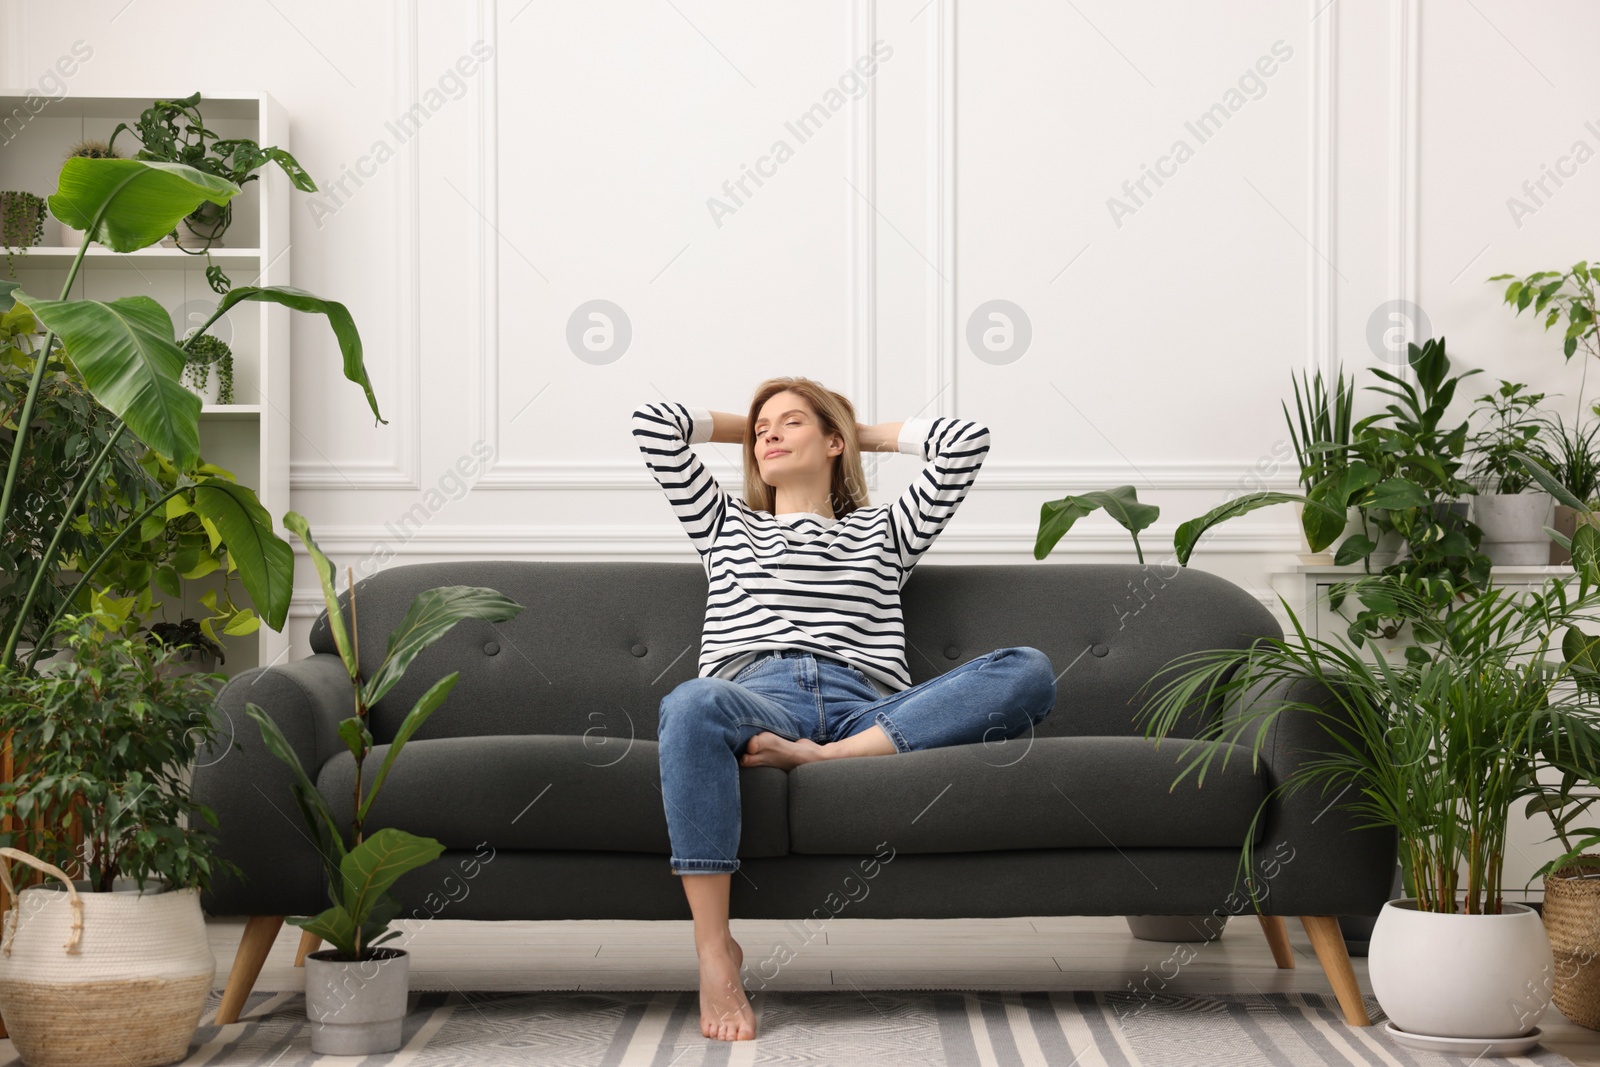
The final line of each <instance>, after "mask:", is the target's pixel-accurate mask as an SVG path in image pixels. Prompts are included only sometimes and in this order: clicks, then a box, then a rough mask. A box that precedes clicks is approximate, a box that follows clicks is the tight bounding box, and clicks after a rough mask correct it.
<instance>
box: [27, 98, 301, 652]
mask: <svg viewBox="0 0 1600 1067" xmlns="http://www.w3.org/2000/svg"><path fill="white" fill-rule="evenodd" d="M193 91H194V88H193V87H170V88H167V89H155V90H151V91H149V92H129V93H116V94H111V95H98V96H83V97H67V98H63V99H60V100H50V101H48V102H47V103H46V104H45V105H44V106H43V107H42V108H39V110H38V111H37V112H33V111H31V110H30V105H31V107H38V105H39V98H38V97H37V96H36V95H35V96H33V97H31V98H28V97H27V95H26V91H24V90H3V89H0V115H7V116H11V119H10V120H9V121H8V123H7V126H6V129H5V131H4V134H5V136H6V138H7V139H6V140H5V141H4V142H3V144H0V190H12V189H22V190H26V191H28V192H32V193H36V194H38V195H39V196H42V197H46V198H48V196H49V195H50V194H51V193H53V192H54V191H55V189H56V182H57V180H58V178H59V176H60V172H61V165H62V163H63V162H64V161H65V159H66V155H67V151H68V149H69V148H70V147H71V146H72V145H73V144H75V143H76V142H78V141H80V140H84V139H85V138H94V139H98V140H102V141H103V140H109V139H110V137H111V133H112V131H113V130H114V129H116V126H117V124H118V123H119V122H126V123H128V124H129V125H130V126H131V125H132V124H133V123H135V122H136V121H137V120H138V118H139V114H140V112H141V111H143V110H144V109H145V108H147V107H149V106H150V105H151V104H152V103H153V102H154V101H156V100H172V99H178V98H181V97H184V96H187V95H189V94H190V93H192V92H193ZM199 107H200V112H201V114H202V116H203V117H204V119H205V124H206V127H207V128H208V129H210V130H212V131H214V132H216V133H217V135H218V136H219V137H224V138H227V137H248V138H250V139H252V140H254V141H255V142H256V143H257V144H260V145H277V146H278V147H280V148H284V149H286V150H288V151H290V152H293V151H294V149H293V147H292V146H291V145H290V144H289V126H288V119H287V116H286V113H285V112H284V110H283V108H282V106H281V105H280V104H279V103H278V102H277V101H276V100H274V99H273V98H272V97H271V96H270V95H269V94H267V93H264V92H257V93H233V94H216V95H213V94H211V93H209V92H206V91H205V90H204V89H203V88H202V89H201V99H200V104H199ZM21 116H27V118H26V121H20V118H21ZM138 147H139V145H138V141H137V139H136V138H134V137H133V136H131V134H130V133H128V132H124V133H122V134H119V135H118V137H117V143H116V148H117V149H118V150H119V151H120V152H122V154H123V155H125V156H130V157H131V156H132V155H133V154H134V153H135V152H136V151H138ZM256 175H257V177H256V179H255V180H254V181H251V182H248V183H246V184H245V186H244V191H243V192H242V193H241V194H240V195H239V196H237V197H235V198H234V200H233V222H232V224H231V225H230V227H229V229H228V232H227V233H226V234H224V235H223V238H222V240H223V241H224V242H225V244H224V245H222V246H217V247H214V248H213V249H212V251H211V258H210V262H211V263H214V264H216V265H218V266H220V267H221V268H222V269H223V271H224V272H225V273H226V274H227V275H228V277H229V279H230V280H231V282H232V284H233V285H234V286H236V287H237V286H241V285H291V284H293V281H292V279H291V277H290V273H289V256H288V254H287V253H288V249H289V219H288V211H289V207H290V193H291V192H293V186H292V185H291V184H290V182H289V179H288V176H287V175H285V174H284V173H283V171H282V169H281V168H279V167H278V165H277V164H276V163H270V162H269V163H267V164H266V165H265V166H263V167H262V168H261V169H260V170H258V171H257V172H256ZM76 254H77V248H76V246H73V247H67V246H64V245H63V244H62V242H61V233H60V225H59V223H57V222H56V220H55V219H53V218H51V219H46V220H45V224H44V244H43V246H35V247H32V248H29V249H27V250H26V251H25V252H23V253H22V254H18V255H14V256H13V257H12V259H13V263H14V280H16V281H19V282H21V283H22V287H23V289H25V290H26V291H28V292H30V293H33V294H35V295H37V296H41V297H49V298H51V299H54V298H56V297H58V296H60V295H61V287H62V286H63V285H64V284H65V283H66V279H67V272H68V270H69V269H70V268H71V265H72V260H73V257H74V256H75V255H76ZM206 266H207V259H206V257H205V256H201V255H192V254H190V253H188V252H185V251H184V250H182V249H178V248H166V247H162V246H159V245H158V246H153V247H150V248H143V249H140V250H138V251H136V252H130V253H117V252H113V251H111V250H110V249H107V248H102V247H99V246H97V245H91V246H90V247H89V249H88V251H87V252H86V253H85V255H84V258H83V263H82V265H81V266H80V268H79V271H78V276H77V278H76V279H75V280H74V282H73V287H72V291H71V294H70V295H71V297H72V298H74V299H95V300H112V299H116V298H117V297H123V296H134V295H141V294H142V295H145V296H149V297H151V298H152V299H154V300H156V301H157V302H159V303H160V304H161V305H162V306H163V307H165V308H166V309H167V311H168V313H169V314H171V315H172V317H173V324H174V326H175V327H176V329H177V333H178V336H179V337H181V336H182V335H183V333H184V332H185V331H186V330H188V329H189V328H191V327H194V326H198V325H200V324H201V323H202V322H204V321H205V320H206V318H208V317H209V316H210V314H211V312H212V311H214V310H215V308H216V305H217V302H218V301H219V300H220V299H221V298H220V296H219V295H218V294H216V293H214V292H212V290H211V287H210V286H209V285H208V284H207V283H206V278H205V268H206ZM0 277H4V278H7V279H8V280H11V279H12V278H13V275H11V274H7V273H6V272H5V264H4V263H3V262H0ZM290 317H291V312H289V310H288V309H286V308H282V307H279V306H277V305H274V304H265V303H259V302H254V301H245V302H244V303H241V304H239V305H237V306H236V307H234V308H233V309H232V310H231V311H229V312H228V314H227V315H225V316H224V317H223V318H221V319H219V320H218V321H217V323H216V324H214V325H213V326H212V328H211V332H212V333H215V334H217V335H218V336H219V337H221V338H222V339H223V340H224V341H226V342H228V344H229V346H230V347H231V348H232V349H233V362H234V399H235V401H236V403H233V404H227V405H213V404H207V405H205V406H204V407H203V408H202V409H201V414H200V454H201V456H202V458H203V459H204V460H205V461H206V462H209V463H214V464H216V465H218V466H220V467H222V468H224V469H226V470H228V471H229V472H231V473H232V474H233V475H234V477H235V478H236V479H237V480H238V481H239V483H240V484H242V485H248V486H249V487H250V488H252V489H254V490H255V491H256V494H257V496H259V497H260V499H261V503H262V505H263V506H264V507H265V508H266V509H267V511H268V512H269V513H270V514H271V515H272V517H273V520H274V525H275V526H276V528H277V530H278V534H279V536H282V537H285V538H286V539H288V540H290V541H291V542H292V541H293V538H292V536H290V535H289V534H288V533H287V532H286V531H285V530H284V529H283V526H282V522H283V515H284V512H286V511H287V510H288V509H289V506H290V504H289V432H290V408H289V399H290V398H289V321H290ZM228 584H229V592H230V595H231V596H232V597H233V601H234V603H235V604H239V605H246V604H252V602H251V600H250V596H249V594H248V593H247V592H245V589H244V585H243V583H242V582H240V581H239V579H238V575H237V574H235V575H234V576H233V577H232V578H231V579H230V580H229V583H228ZM221 587H222V581H221V579H220V577H219V576H217V575H216V574H213V575H210V576H208V577H206V578H202V579H197V580H193V581H186V582H184V595H183V597H182V599H181V601H180V600H177V599H174V598H170V597H166V596H165V595H163V594H162V593H161V591H160V590H159V589H157V590H156V591H155V595H156V598H157V599H156V602H157V603H158V604H160V605H161V610H160V611H159V612H158V613H157V615H156V617H157V618H165V619H167V620H169V621H173V622H176V621H178V620H179V619H181V618H183V617H184V616H185V615H193V616H195V617H197V618H198V617H201V616H202V615H204V614H205V613H207V611H208V609H207V608H206V607H205V606H204V605H202V604H200V603H199V601H198V598H199V597H200V596H201V595H202V594H203V593H204V592H205V591H206V590H207V589H220V588H221ZM223 645H224V647H225V648H226V650H227V662H226V663H225V664H224V665H223V666H222V667H220V668H219V669H220V670H222V671H224V672H226V673H228V674H235V673H237V672H239V671H241V670H246V669H248V668H250V667H254V666H258V665H260V664H265V663H272V662H275V661H281V660H283V659H285V658H287V655H288V650H289V640H288V637H287V635H286V634H283V633H279V632H277V631H275V630H272V629H270V628H268V627H267V626H265V625H263V626H262V627H261V628H260V629H259V630H257V631H256V633H255V634H251V635H246V636H243V637H229V636H227V635H223Z"/></svg>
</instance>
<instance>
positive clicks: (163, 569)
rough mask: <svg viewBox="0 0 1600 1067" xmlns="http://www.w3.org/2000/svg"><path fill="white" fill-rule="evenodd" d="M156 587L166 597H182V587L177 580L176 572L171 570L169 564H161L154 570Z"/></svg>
mask: <svg viewBox="0 0 1600 1067" xmlns="http://www.w3.org/2000/svg"><path fill="white" fill-rule="evenodd" d="M156 585H157V586H158V587H160V589H161V591H162V592H163V593H166V594H167V595H168V596H182V595H183V585H182V583H181V582H180V581H179V580H178V572H177V571H175V570H173V569H172V565H171V564H169V563H163V564H162V565H161V566H159V567H157V568H156Z"/></svg>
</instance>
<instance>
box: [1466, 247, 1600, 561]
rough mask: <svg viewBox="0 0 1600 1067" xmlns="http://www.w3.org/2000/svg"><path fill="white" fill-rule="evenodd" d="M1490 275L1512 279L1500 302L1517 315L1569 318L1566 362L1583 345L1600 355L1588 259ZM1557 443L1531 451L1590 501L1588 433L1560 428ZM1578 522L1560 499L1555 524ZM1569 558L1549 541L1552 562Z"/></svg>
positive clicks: (1599, 278) (1599, 271)
mask: <svg viewBox="0 0 1600 1067" xmlns="http://www.w3.org/2000/svg"><path fill="white" fill-rule="evenodd" d="M1489 280H1490V281H1491V282H1499V281H1509V283H1510V284H1508V285H1507V286H1506V288H1505V291H1504V292H1503V293H1502V294H1501V297H1500V299H1501V301H1502V302H1503V303H1504V304H1505V305H1506V306H1507V307H1512V308H1515V309H1516V311H1515V313H1516V314H1517V315H1518V316H1521V314H1522V313H1523V312H1524V311H1527V310H1528V309H1529V308H1532V309H1533V314H1534V316H1535V317H1539V316H1543V318H1544V328H1545V331H1546V332H1549V330H1550V329H1551V328H1553V327H1554V326H1556V325H1557V324H1558V323H1561V322H1562V320H1563V319H1565V326H1564V328H1563V329H1562V336H1561V354H1562V356H1563V357H1564V358H1565V359H1566V360H1567V362H1569V363H1570V362H1571V361H1572V357H1573V356H1574V355H1575V354H1577V351H1578V349H1580V348H1581V349H1583V350H1584V352H1586V353H1587V354H1589V355H1591V356H1596V357H1600V317H1597V314H1596V311H1597V309H1596V303H1595V301H1596V294H1595V285H1596V283H1597V282H1600V268H1595V267H1590V266H1589V263H1588V261H1587V260H1580V261H1579V262H1577V263H1574V264H1573V265H1572V268H1571V269H1570V270H1565V271H1559V270H1540V271H1534V272H1533V273H1532V274H1529V275H1526V276H1524V277H1520V278H1519V277H1517V276H1516V275H1514V274H1496V275H1494V276H1493V277H1491V278H1490V279H1489ZM1591 410H1592V407H1591ZM1575 411H1576V412H1577V414H1575V415H1574V418H1573V421H1574V422H1575V423H1576V422H1577V421H1578V419H1579V418H1580V417H1581V412H1582V411H1583V391H1582V389H1581V388H1580V390H1579V392H1578V402H1577V405H1576V408H1575ZM1552 445H1553V447H1551V448H1548V449H1545V450H1542V451H1535V452H1531V453H1530V454H1531V455H1534V456H1535V457H1536V458H1538V459H1539V460H1542V461H1544V462H1545V464H1546V465H1547V466H1548V467H1549V468H1550V470H1551V471H1552V473H1555V474H1556V477H1557V478H1558V479H1560V481H1561V482H1562V483H1564V484H1565V485H1566V486H1567V488H1568V489H1570V490H1571V491H1572V494H1573V495H1574V496H1576V497H1578V499H1580V500H1582V501H1586V502H1587V501H1590V500H1593V499H1594V497H1595V485H1594V472H1595V466H1594V455H1593V453H1592V451H1591V449H1590V447H1589V435H1588V434H1587V433H1581V432H1578V431H1576V430H1575V431H1573V433H1572V434H1570V435H1569V434H1568V433H1567V432H1565V431H1564V430H1562V431H1558V436H1557V437H1556V438H1555V440H1554V441H1553V442H1552ZM1564 462H1565V463H1570V464H1571V467H1570V469H1568V470H1566V471H1562V469H1561V467H1562V465H1563V463H1564ZM1574 522H1575V513H1574V511H1573V510H1572V509H1571V508H1569V507H1568V506H1567V505H1566V504H1563V503H1561V502H1559V501H1558V502H1557V503H1556V518H1555V525H1556V529H1557V530H1559V531H1561V532H1562V534H1563V536H1566V537H1571V536H1572V531H1573V524H1574ZM1568 560H1569V557H1568V556H1567V554H1566V550H1565V549H1564V548H1562V547H1560V546H1559V545H1557V544H1552V545H1551V546H1550V562H1551V563H1566V562H1568Z"/></svg>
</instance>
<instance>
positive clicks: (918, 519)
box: [889, 415, 989, 582]
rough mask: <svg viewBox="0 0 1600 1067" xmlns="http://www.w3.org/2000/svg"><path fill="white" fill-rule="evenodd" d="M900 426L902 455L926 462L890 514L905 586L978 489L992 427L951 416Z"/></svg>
mask: <svg viewBox="0 0 1600 1067" xmlns="http://www.w3.org/2000/svg"><path fill="white" fill-rule="evenodd" d="M899 425H900V427H901V429H900V434H899V438H898V439H897V441H896V446H897V450H898V451H900V452H905V453H907V454H909V455H914V456H921V457H922V459H923V461H924V462H925V466H924V467H923V468H922V470H920V471H918V472H917V476H916V477H915V478H913V479H911V484H910V485H909V486H907V487H906V490H905V492H903V493H901V494H900V497H899V499H897V500H896V501H895V502H894V503H893V504H892V505H891V506H890V508H889V526H890V530H891V532H892V533H893V535H894V541H895V553H896V555H897V556H898V557H899V560H900V568H901V580H902V582H903V581H904V579H905V576H906V574H907V573H909V572H910V570H911V568H912V567H914V566H916V562H917V560H918V559H920V558H921V557H922V553H924V552H926V551H927V550H928V548H929V546H931V545H932V544H933V541H934V538H936V537H938V536H939V534H940V533H941V532H942V531H943V530H944V528H945V527H946V526H948V525H949V523H950V520H951V518H953V517H954V516H955V513H956V507H957V506H958V505H960V503H961V501H962V500H964V499H965V498H966V495H967V490H968V489H971V488H972V483H973V480H974V479H976V478H977V477H978V468H980V467H982V466H983V461H984V458H985V457H986V456H987V455H988V454H989V427H987V426H985V425H984V424H983V423H981V422H976V421H974V420H972V419H958V418H954V417H951V416H947V415H940V416H938V417H936V418H931V419H928V418H913V419H907V420H906V421H905V422H904V423H901V424H899Z"/></svg>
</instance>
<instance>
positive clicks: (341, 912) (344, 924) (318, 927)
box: [288, 904, 356, 956]
mask: <svg viewBox="0 0 1600 1067" xmlns="http://www.w3.org/2000/svg"><path fill="white" fill-rule="evenodd" d="M288 921H289V925H290V926H298V927H300V929H302V930H305V931H306V932H307V933H312V934H316V935H317V936H318V937H320V938H322V940H324V941H326V942H327V943H328V945H329V947H330V948H333V949H334V950H335V951H337V952H339V953H341V954H343V955H345V956H354V955H355V954H356V924H355V921H354V919H352V918H351V916H350V913H349V912H348V911H346V910H345V909H344V907H343V906H342V905H339V904H335V905H334V906H333V907H331V908H329V909H328V910H327V911H324V912H323V913H322V914H320V915H313V916H310V917H305V916H299V915H293V916H290V917H289V920H288Z"/></svg>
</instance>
